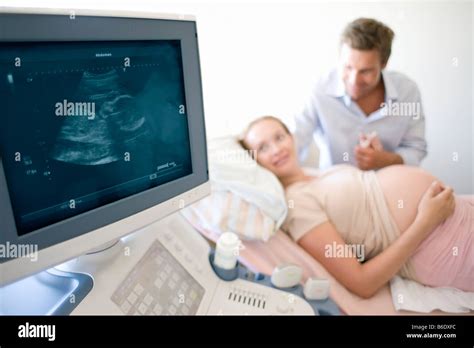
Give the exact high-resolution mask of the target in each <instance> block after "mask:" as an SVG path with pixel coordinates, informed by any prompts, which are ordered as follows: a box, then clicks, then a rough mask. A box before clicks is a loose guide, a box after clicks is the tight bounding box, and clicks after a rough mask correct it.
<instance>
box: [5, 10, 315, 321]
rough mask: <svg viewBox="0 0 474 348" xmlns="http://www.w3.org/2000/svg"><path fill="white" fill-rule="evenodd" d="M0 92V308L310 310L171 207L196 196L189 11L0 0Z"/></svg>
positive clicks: (196, 106) (199, 136)
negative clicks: (225, 253)
mask: <svg viewBox="0 0 474 348" xmlns="http://www.w3.org/2000/svg"><path fill="white" fill-rule="evenodd" d="M0 100H1V105H2V112H1V114H0V252H1V255H0V314H13V315H16V314H80V315H83V314H106V315H107V314H117V315H123V314H126V315H131V314H139V315H162V314H171V315H196V314H197V315H200V314H270V315H271V314H291V313H294V314H313V315H314V314H317V310H315V308H314V306H312V305H310V304H309V303H308V302H307V301H305V300H304V299H303V298H302V297H301V296H298V295H297V294H296V295H295V294H291V293H289V292H287V291H282V290H279V289H276V288H273V287H271V286H268V284H265V282H264V281H262V278H258V277H257V276H255V277H254V278H252V277H249V273H248V271H247V270H245V269H243V268H242V269H238V272H237V273H236V275H237V276H235V277H233V278H232V279H225V277H222V276H219V273H218V272H216V269H215V268H214V267H213V265H212V258H210V255H212V248H211V246H210V245H209V243H208V242H207V240H206V239H204V238H203V237H202V236H201V235H200V234H199V233H198V232H197V231H196V230H195V229H193V228H192V227H191V225H189V224H188V223H186V222H185V221H184V220H183V219H182V218H181V216H180V215H179V214H178V211H179V210H180V209H181V208H183V207H185V206H187V205H189V204H191V203H193V202H195V201H197V200H199V199H201V198H203V197H205V196H206V195H208V194H209V193H210V183H209V175H208V164H207V153H206V132H205V122H204V110H203V97H202V87H201V72H200V63H199V53H198V36H197V31H196V20H195V19H194V17H192V16H183V15H163V14H159V15H158V14H152V13H131V12H126V13H122V12H110V11H108V12H101V11H87V10H82V11H66V10H38V9H24V8H13V9H5V8H4V9H2V10H1V13H0ZM239 267H241V266H239ZM242 272H243V273H242ZM241 274H245V275H246V277H244V276H240V275H241ZM259 279H260V281H259Z"/></svg>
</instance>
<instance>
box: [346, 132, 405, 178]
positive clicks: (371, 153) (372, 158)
mask: <svg viewBox="0 0 474 348" xmlns="http://www.w3.org/2000/svg"><path fill="white" fill-rule="evenodd" d="M360 142H361V143H365V144H367V146H361V145H357V146H356V147H355V148H354V155H355V158H356V161H357V166H358V167H359V168H360V169H362V170H372V169H379V168H383V167H386V166H389V165H392V164H403V159H402V157H401V156H400V155H399V154H397V153H394V152H388V151H385V150H384V149H383V146H382V143H381V142H380V139H379V138H378V137H377V136H373V137H372V138H371V139H368V138H367V136H366V135H364V134H361V135H360Z"/></svg>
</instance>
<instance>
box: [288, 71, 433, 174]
mask: <svg viewBox="0 0 474 348" xmlns="http://www.w3.org/2000/svg"><path fill="white" fill-rule="evenodd" d="M382 79H383V83H384V86H385V101H384V104H383V105H382V107H381V108H380V109H378V110H376V111H374V112H373V113H371V114H370V115H368V116H366V115H365V114H364V112H363V111H362V110H361V109H360V107H359V106H358V105H357V103H356V102H354V101H353V100H352V99H351V98H350V96H348V95H347V94H346V92H345V87H344V83H343V81H342V79H341V78H340V75H339V74H338V72H337V70H333V71H331V72H330V73H329V74H328V75H327V76H325V77H323V78H322V79H320V80H319V81H318V83H317V84H316V87H315V89H314V91H313V93H312V95H311V98H310V100H309V101H308V102H307V103H306V105H305V108H304V110H303V112H302V113H301V114H298V115H297V116H296V117H295V123H294V124H293V125H292V131H293V133H294V135H295V138H296V143H297V147H298V155H299V157H300V159H301V160H303V159H304V158H306V153H307V150H308V147H309V145H310V143H311V140H312V139H313V137H314V139H315V140H316V143H317V144H318V146H319V151H320V161H319V167H320V168H327V167H328V166H330V165H333V164H338V163H350V164H353V165H357V161H356V160H355V156H354V147H355V146H356V145H357V144H358V143H359V134H360V133H366V134H369V133H371V132H372V131H376V132H377V134H378V136H379V138H380V140H381V142H382V145H383V147H384V149H385V150H386V151H390V152H396V153H398V154H399V155H400V156H401V157H402V158H403V161H404V163H405V164H408V165H419V163H420V162H421V160H422V159H423V158H424V157H425V156H426V153H427V152H426V140H425V117H424V114H423V108H422V104H421V98H420V92H419V90H418V87H417V86H416V84H415V83H414V82H413V81H412V80H410V79H409V78H408V77H406V76H405V75H403V74H401V73H398V72H393V71H385V70H384V71H382Z"/></svg>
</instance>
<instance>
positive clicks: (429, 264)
mask: <svg viewBox="0 0 474 348" xmlns="http://www.w3.org/2000/svg"><path fill="white" fill-rule="evenodd" d="M411 262H412V265H413V266H414V268H415V272H416V275H417V277H418V280H419V281H420V282H421V283H422V284H425V285H429V286H433V287H439V286H449V287H455V288H458V289H461V290H465V291H474V196H472V195H471V196H456V209H455V211H454V214H453V215H452V216H451V217H449V218H448V219H447V220H446V221H445V222H444V223H442V224H441V225H439V226H438V227H437V228H436V230H434V231H433V233H431V234H430V235H429V236H428V238H427V239H426V240H425V241H423V243H421V244H420V246H419V247H418V249H417V250H416V252H415V254H414V255H413V256H412V258H411Z"/></svg>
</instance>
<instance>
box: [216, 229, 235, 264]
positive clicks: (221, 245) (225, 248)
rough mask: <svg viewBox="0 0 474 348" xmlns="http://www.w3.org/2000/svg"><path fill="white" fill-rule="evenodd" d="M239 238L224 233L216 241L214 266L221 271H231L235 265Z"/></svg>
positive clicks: (233, 234) (229, 233)
mask: <svg viewBox="0 0 474 348" xmlns="http://www.w3.org/2000/svg"><path fill="white" fill-rule="evenodd" d="M239 244H240V240H239V237H238V236H237V235H236V234H235V233H232V232H224V233H222V234H221V236H220V237H219V239H218V240H217V245H216V253H215V255H214V264H215V265H216V266H217V267H219V268H223V269H233V268H235V266H236V264H237V257H238V252H239Z"/></svg>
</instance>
